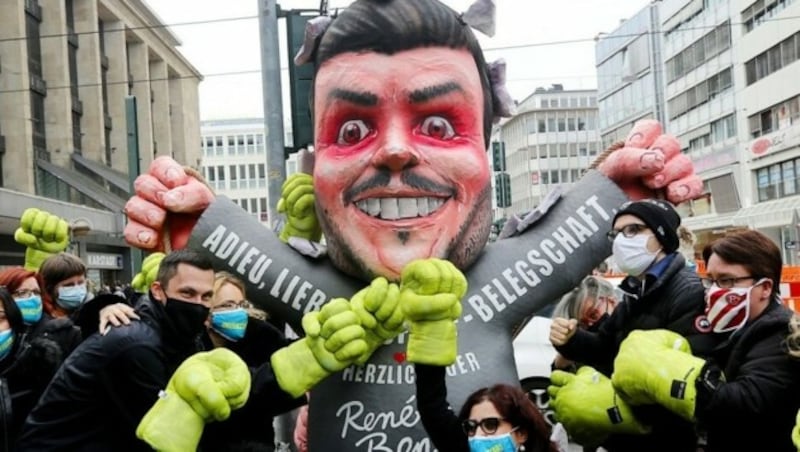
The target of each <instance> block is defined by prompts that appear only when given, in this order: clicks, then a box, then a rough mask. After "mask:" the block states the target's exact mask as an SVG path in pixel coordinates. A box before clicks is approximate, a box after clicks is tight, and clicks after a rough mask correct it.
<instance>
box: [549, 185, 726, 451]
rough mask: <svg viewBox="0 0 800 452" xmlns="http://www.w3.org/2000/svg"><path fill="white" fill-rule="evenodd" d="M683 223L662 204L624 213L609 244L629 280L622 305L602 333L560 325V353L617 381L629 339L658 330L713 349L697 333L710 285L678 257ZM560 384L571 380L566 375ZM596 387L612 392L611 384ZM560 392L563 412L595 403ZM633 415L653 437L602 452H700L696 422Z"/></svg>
mask: <svg viewBox="0 0 800 452" xmlns="http://www.w3.org/2000/svg"><path fill="white" fill-rule="evenodd" d="M680 221H681V220H680V216H679V215H678V213H677V212H676V211H675V210H674V208H673V207H672V206H671V205H670V204H669V203H668V202H666V201H662V200H656V199H647V200H642V201H636V202H630V203H626V204H625V205H623V206H622V207H621V209H620V210H619V211H618V212H617V214H616V216H615V217H614V222H613V229H612V230H611V231H610V232H609V238H610V239H612V240H613V247H612V249H613V259H614V262H615V263H616V265H617V266H619V267H620V269H621V270H623V271H624V272H625V273H627V274H628V276H627V277H626V278H625V279H624V280H623V281H622V282H621V283H620V289H621V290H622V292H623V301H622V302H621V303H620V304H619V305H618V306H617V308H616V309H615V310H614V312H613V313H612V314H611V316H610V317H609V318H608V320H606V321H605V322H603V323H602V325H600V327H599V328H598V330H597V331H595V332H590V331H587V330H585V329H580V328H577V324H578V322H577V320H574V319H573V320H569V319H565V318H556V319H554V320H553V323H552V325H551V330H550V341H551V342H552V343H553V345H554V346H555V347H556V350H558V352H559V353H560V354H562V355H563V356H564V357H565V358H567V359H570V360H573V361H577V362H580V363H582V364H586V365H588V366H591V367H592V368H593V369H596V370H597V371H599V372H600V373H602V374H603V375H605V376H606V377H610V376H611V374H612V372H613V369H614V366H613V363H614V358H615V357H616V355H617V352H618V351H619V346H620V344H621V343H622V341H623V340H624V339H625V338H626V337H627V336H628V334H629V333H630V332H631V331H633V330H651V329H658V328H666V329H669V330H672V331H675V332H677V333H679V334H682V335H685V336H687V337H689V338H690V341H694V343H693V347H692V348H693V350H694V351H695V352H696V353H699V354H701V355H702V354H704V353H707V352H709V351H710V347H712V346H713V343H712V344H709V342H708V339H707V338H706V337H705V336H706V335H705V334H702V332H700V331H697V329H696V328H695V321H696V319H697V318H698V316H701V315H702V314H703V312H704V309H705V304H704V302H703V300H704V298H703V297H704V290H703V286H702V284H701V283H700V279H699V277H698V276H697V274H696V273H694V272H693V271H692V270H691V269H690V268H688V267H687V266H686V262H685V259H684V257H683V255H681V254H680V253H679V252H677V249H678V245H679V239H678V234H677V229H678V227H679V226H680ZM559 380H560V381H565V380H561V379H560V377H559ZM554 383H557V382H554ZM556 386H558V385H557V384H556ZM595 388H596V389H597V390H600V388H602V389H603V390H611V385H603V386H595ZM559 392H560V394H561V397H562V400H558V401H556V402H555V403H554V404H552V405H553V406H554V407H560V408H561V409H562V410H570V411H571V410H580V409H582V408H581V406H583V408H586V404H588V403H590V402H589V399H588V398H587V399H584V400H574V401H571V400H565V399H564V398H565V397H567V395H568V394H570V395H571V394H575V395H576V396H577V395H578V394H579V393H578V392H571V391H559ZM634 412H635V416H636V419H637V420H638V421H639V422H641V423H643V424H645V425H647V426H648V427H651V428H652V431H651V432H650V433H649V434H646V435H643V434H637V435H621V434H617V435H612V436H610V437H608V438H607V439H606V440H605V441H604V442H603V447H605V448H606V449H607V450H609V451H610V452H617V451H634V450H652V451H657V450H663V451H671V452H676V451H694V449H695V447H696V444H697V435H696V434H695V432H694V428H693V426H692V424H691V423H690V422H687V421H686V420H683V419H681V418H679V417H678V416H676V415H675V414H673V413H670V412H669V411H667V410H666V409H664V408H663V407H658V406H653V407H640V408H638V409H636V410H635V411H634ZM565 416H571V413H564V412H562V413H558V410H556V418H557V419H559V421H562V418H563V417H565ZM562 422H563V421H562ZM564 426H565V427H566V428H567V431H570V428H572V429H576V428H581V427H577V426H575V425H569V423H567V422H564ZM598 437H601V436H599V435H598Z"/></svg>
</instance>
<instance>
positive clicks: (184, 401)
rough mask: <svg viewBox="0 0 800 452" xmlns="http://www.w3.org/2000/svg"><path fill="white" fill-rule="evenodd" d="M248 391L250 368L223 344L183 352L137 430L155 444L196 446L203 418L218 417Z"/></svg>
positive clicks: (176, 451) (169, 450) (171, 449)
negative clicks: (179, 362) (181, 361)
mask: <svg viewBox="0 0 800 452" xmlns="http://www.w3.org/2000/svg"><path fill="white" fill-rule="evenodd" d="M249 395H250V370H249V369H248V368H247V365H246V364H245V363H244V361H242V360H241V358H239V357H238V356H237V355H236V354H235V353H233V352H232V351H230V350H228V349H226V348H217V349H214V350H212V351H210V352H203V353H197V354H195V355H192V356H190V357H189V358H187V359H186V360H185V361H184V362H183V363H182V364H181V365H180V367H178V369H177V370H176V371H175V373H174V374H173V375H172V378H170V380H169V383H168V384H167V389H166V390H165V391H162V392H161V394H159V399H158V401H156V403H155V404H154V405H153V407H152V408H150V410H149V411H148V412H147V414H145V416H144V417H143V418H142V420H141V421H140V422H139V426H138V427H137V428H136V436H137V437H138V438H139V439H141V440H142V441H145V442H146V443H147V444H149V445H150V446H151V447H152V448H153V449H154V450H158V451H166V452H180V451H187V450H196V449H197V445H198V443H199V442H200V436H201V435H202V434H203V427H204V426H205V423H206V422H209V421H212V420H216V421H222V420H225V419H227V418H228V416H230V414H231V410H235V409H237V408H240V407H241V406H243V405H244V404H245V403H246V402H247V398H248V397H249Z"/></svg>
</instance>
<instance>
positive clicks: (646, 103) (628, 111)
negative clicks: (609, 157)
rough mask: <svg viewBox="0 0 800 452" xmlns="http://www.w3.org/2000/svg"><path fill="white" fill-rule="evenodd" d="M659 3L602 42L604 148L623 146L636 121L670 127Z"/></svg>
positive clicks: (600, 38)
mask: <svg viewBox="0 0 800 452" xmlns="http://www.w3.org/2000/svg"><path fill="white" fill-rule="evenodd" d="M659 5H660V3H651V4H649V5H647V6H646V7H644V8H643V9H642V10H641V11H639V12H638V13H637V14H636V15H634V16H633V17H631V18H630V19H628V20H627V21H625V22H624V23H622V24H621V25H620V26H619V28H617V29H616V30H614V31H613V32H612V33H607V34H601V35H598V37H597V44H596V46H595V65H596V66H597V108H598V113H599V129H600V138H601V142H602V143H603V148H606V147H608V146H609V145H611V144H613V143H616V142H619V141H624V140H625V137H626V136H627V135H628V132H630V130H631V128H632V127H633V125H634V124H635V123H636V121H639V120H642V119H657V120H658V121H660V122H661V123H665V122H666V114H665V105H664V92H663V89H662V87H663V86H664V82H663V74H664V71H663V58H662V57H661V52H662V51H661V36H660V34H659V30H660V19H659Z"/></svg>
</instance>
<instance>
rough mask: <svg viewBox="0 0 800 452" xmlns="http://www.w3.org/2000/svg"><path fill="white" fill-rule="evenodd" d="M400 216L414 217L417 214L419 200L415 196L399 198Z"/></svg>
mask: <svg viewBox="0 0 800 452" xmlns="http://www.w3.org/2000/svg"><path fill="white" fill-rule="evenodd" d="M397 205H398V207H399V212H400V218H414V217H416V216H417V200H416V199H414V198H398V199H397Z"/></svg>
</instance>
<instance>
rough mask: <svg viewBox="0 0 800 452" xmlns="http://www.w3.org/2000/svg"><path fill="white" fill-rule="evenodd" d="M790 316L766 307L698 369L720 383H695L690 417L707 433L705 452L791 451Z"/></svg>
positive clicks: (794, 398)
mask: <svg viewBox="0 0 800 452" xmlns="http://www.w3.org/2000/svg"><path fill="white" fill-rule="evenodd" d="M792 315H793V313H792V312H791V311H789V309H787V308H785V307H784V306H783V305H781V304H779V303H778V302H774V303H771V304H770V305H769V306H768V307H767V309H766V310H765V311H764V312H763V313H762V314H761V315H760V316H759V317H758V318H757V319H756V320H754V321H753V322H752V323H750V324H748V325H746V326H745V327H744V328H742V330H740V331H739V332H737V333H736V334H733V335H732V336H731V337H730V338H729V339H728V340H727V341H726V342H724V343H723V344H721V345H720V346H719V347H717V348H716V349H715V350H714V351H713V352H712V353H711V358H709V360H708V364H707V365H706V368H705V369H704V370H711V371H712V374H713V373H714V372H713V371H714V370H717V369H721V370H722V371H723V373H724V381H725V382H721V383H718V384H715V383H714V381H713V380H712V382H710V383H706V382H705V381H704V379H699V380H698V382H697V404H696V408H695V415H696V417H697V420H698V422H699V423H700V426H701V428H704V429H705V430H706V431H707V435H708V436H707V437H708V445H707V447H706V449H705V450H706V451H712V452H716V451H730V450H742V451H762V450H763V451H770V452H783V451H786V452H796V451H797V449H796V448H795V447H794V446H793V445H792V440H791V431H792V427H794V423H795V416H796V414H797V410H798V408H800V360H798V359H795V358H791V357H790V356H789V354H788V350H787V348H786V336H787V335H788V333H789V321H790V319H791V317H792Z"/></svg>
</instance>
